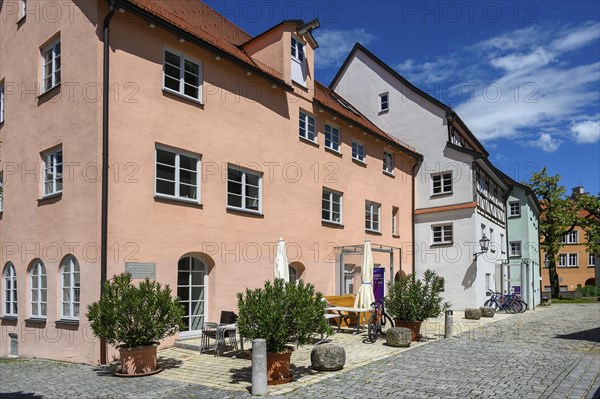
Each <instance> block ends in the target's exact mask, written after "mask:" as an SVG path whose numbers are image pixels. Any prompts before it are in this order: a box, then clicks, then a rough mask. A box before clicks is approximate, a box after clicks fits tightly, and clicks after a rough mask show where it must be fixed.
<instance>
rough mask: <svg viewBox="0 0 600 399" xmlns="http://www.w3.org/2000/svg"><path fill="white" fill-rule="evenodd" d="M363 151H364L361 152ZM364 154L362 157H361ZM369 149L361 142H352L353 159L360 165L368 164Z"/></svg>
mask: <svg viewBox="0 0 600 399" xmlns="http://www.w3.org/2000/svg"><path fill="white" fill-rule="evenodd" d="M361 149H362V150H361ZM361 152H362V157H361V156H360V155H361ZM366 158H367V148H366V147H365V145H364V144H363V143H361V142H360V141H356V140H352V159H354V160H355V161H357V162H360V163H367V162H366Z"/></svg>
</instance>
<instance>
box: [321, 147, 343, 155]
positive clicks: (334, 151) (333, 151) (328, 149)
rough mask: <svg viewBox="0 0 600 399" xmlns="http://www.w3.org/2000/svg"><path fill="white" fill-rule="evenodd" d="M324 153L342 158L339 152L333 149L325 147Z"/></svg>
mask: <svg viewBox="0 0 600 399" xmlns="http://www.w3.org/2000/svg"><path fill="white" fill-rule="evenodd" d="M325 151H327V152H330V153H332V154H333V155H337V156H338V157H341V156H342V152H341V151H339V150H334V149H333V148H329V147H325Z"/></svg>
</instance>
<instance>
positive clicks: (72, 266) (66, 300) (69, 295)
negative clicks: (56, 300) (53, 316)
mask: <svg viewBox="0 0 600 399" xmlns="http://www.w3.org/2000/svg"><path fill="white" fill-rule="evenodd" d="M79 288H80V287H79V263H78V262H77V259H75V257H74V256H73V255H69V256H67V258H66V259H65V260H64V262H63V264H62V266H61V268H60V305H61V306H60V318H61V319H66V320H79Z"/></svg>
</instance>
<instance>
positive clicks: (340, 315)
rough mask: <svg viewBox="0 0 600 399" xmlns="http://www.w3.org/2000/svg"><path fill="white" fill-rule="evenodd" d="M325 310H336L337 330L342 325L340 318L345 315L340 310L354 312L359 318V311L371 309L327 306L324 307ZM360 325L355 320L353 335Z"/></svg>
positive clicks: (357, 331) (358, 330)
mask: <svg viewBox="0 0 600 399" xmlns="http://www.w3.org/2000/svg"><path fill="white" fill-rule="evenodd" d="M325 310H327V311H329V310H332V311H334V312H338V315H339V320H338V331H339V330H340V328H341V326H342V318H343V317H344V316H345V315H344V314H342V312H349V313H356V314H357V316H359V318H360V313H364V312H370V311H371V309H370V308H353V307H349V306H330V307H328V308H325ZM360 326H361V324H360V323H359V322H358V321H357V322H356V332H355V333H353V334H354V335H356V334H358V333H359V332H360Z"/></svg>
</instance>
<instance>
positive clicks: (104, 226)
mask: <svg viewBox="0 0 600 399" xmlns="http://www.w3.org/2000/svg"><path fill="white" fill-rule="evenodd" d="M107 2H108V14H106V17H105V18H104V35H103V40H104V59H103V64H102V211H101V212H102V214H101V227H100V230H101V232H100V293H101V294H102V293H103V292H104V283H105V282H106V274H107V273H106V269H107V255H108V248H107V241H108V98H109V95H108V91H109V81H108V69H109V63H108V57H109V55H110V43H109V37H108V32H109V28H108V27H109V25H110V20H111V19H112V17H113V14H114V13H115V0H107ZM106 352H107V350H106V341H105V340H104V339H101V340H100V363H101V364H106V357H107V356H106V355H107V353H106Z"/></svg>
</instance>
